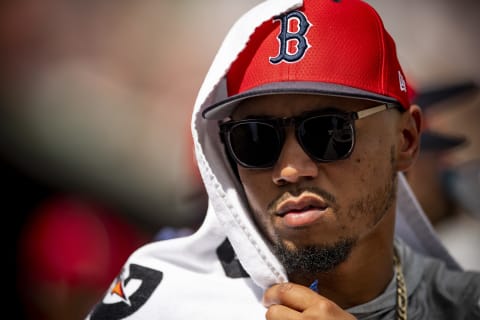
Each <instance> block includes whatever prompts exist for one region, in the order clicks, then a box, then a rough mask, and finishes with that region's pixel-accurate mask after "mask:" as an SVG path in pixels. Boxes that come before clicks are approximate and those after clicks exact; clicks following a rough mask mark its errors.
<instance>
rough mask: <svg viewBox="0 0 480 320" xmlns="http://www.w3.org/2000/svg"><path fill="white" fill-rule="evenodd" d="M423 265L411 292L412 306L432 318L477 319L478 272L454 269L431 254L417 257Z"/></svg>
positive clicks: (479, 303)
mask: <svg viewBox="0 0 480 320" xmlns="http://www.w3.org/2000/svg"><path fill="white" fill-rule="evenodd" d="M416 259H421V262H422V263H421V264H417V266H418V265H423V268H422V270H417V271H418V272H419V273H421V277H420V279H419V283H418V286H417V287H416V288H415V289H414V292H412V296H411V298H412V307H413V309H417V310H423V311H424V312H425V313H426V314H429V317H433V318H435V319H480V272H477V271H465V270H453V269H449V268H447V266H446V265H445V263H444V262H443V261H441V260H437V259H434V258H430V257H424V256H418V257H417V258H416Z"/></svg>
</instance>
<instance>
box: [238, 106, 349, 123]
mask: <svg viewBox="0 0 480 320" xmlns="http://www.w3.org/2000/svg"><path fill="white" fill-rule="evenodd" d="M316 112H321V113H325V114H329V113H349V112H350V111H347V110H342V109H340V108H338V107H333V106H327V107H323V108H315V107H314V108H312V109H311V110H306V111H304V112H302V113H300V114H299V115H297V116H300V117H301V116H303V115H308V114H310V113H316ZM277 118H281V117H278V116H273V115H266V114H255V115H253V114H249V115H246V116H245V117H241V118H240V119H239V120H249V119H277Z"/></svg>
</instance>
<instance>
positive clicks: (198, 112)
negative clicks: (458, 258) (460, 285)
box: [191, 0, 459, 288]
mask: <svg viewBox="0 0 480 320" xmlns="http://www.w3.org/2000/svg"><path fill="white" fill-rule="evenodd" d="M302 4H303V1H301V0H268V1H265V2H263V3H261V4H259V5H258V6H256V7H254V8H253V9H251V10H250V11H248V12H247V13H246V14H244V15H243V16H242V17H241V18H240V19H239V20H238V21H237V22H236V23H235V24H234V25H233V26H232V28H231V29H230V31H229V33H228V34H227V36H226V38H225V40H224V41H223V43H222V45H221V47H220V49H219V51H218V53H217V55H216V56H215V58H214V60H213V63H212V65H211V67H210V69H209V71H208V73H207V75H206V77H205V80H204V82H203V84H202V86H201V88H200V90H199V93H198V96H197V99H196V102H195V107H194V110H193V116H192V122H191V129H192V135H193V141H194V147H195V155H196V159H197V162H198V167H199V170H200V173H201V176H202V179H203V181H204V184H205V187H206V190H207V192H208V196H209V210H208V213H207V215H215V216H216V219H217V220H218V222H219V224H213V225H212V224H208V225H205V226H202V228H204V227H205V228H206V227H208V228H212V226H213V227H214V228H221V229H223V232H224V233H225V235H226V236H227V237H228V239H229V241H230V243H231V244H232V247H233V248H234V250H235V252H236V254H237V257H238V259H239V260H240V262H241V264H242V266H243V267H244V269H245V270H246V271H247V273H248V274H249V275H250V276H251V278H252V280H253V281H254V282H255V283H256V284H257V285H258V286H260V287H261V288H267V287H269V286H271V285H272V284H274V283H280V282H284V281H287V276H286V274H285V271H284V269H283V266H282V265H281V264H280V262H279V261H278V260H277V258H276V257H275V256H274V255H273V253H272V252H271V251H270V249H269V248H268V246H267V244H266V243H265V241H264V239H263V237H262V235H261V234H260V233H259V232H258V230H257V228H256V226H255V224H254V222H253V221H252V219H251V217H250V214H249V212H248V209H247V207H246V205H245V204H246V200H245V198H244V195H243V193H241V192H240V193H239V192H237V191H236V190H241V185H240V184H239V182H238V180H237V178H236V177H235V175H234V174H233V172H232V170H231V168H230V167H229V164H228V161H227V159H226V158H225V156H224V153H223V146H222V144H221V142H220V138H219V134H218V124H217V122H216V121H215V120H205V119H203V118H202V112H203V110H204V109H205V107H207V106H208V105H210V104H212V103H213V102H215V101H218V100H219V99H222V98H225V97H226V95H227V94H226V85H225V75H226V73H227V71H228V69H229V68H230V65H231V64H232V63H233V61H234V60H235V59H236V57H237V55H238V54H239V53H240V52H241V51H242V50H243V48H244V47H245V45H246V44H247V42H248V40H249V38H250V35H251V34H252V33H253V32H254V30H255V28H256V27H258V26H260V25H261V24H262V23H263V22H265V21H267V20H268V19H271V18H272V17H274V16H276V15H279V14H281V13H284V12H287V11H289V10H291V9H294V8H298V7H301V6H302ZM398 195H399V197H398V206H397V213H398V214H397V223H396V228H395V232H396V236H398V237H400V238H402V239H403V240H404V241H405V242H406V243H408V244H409V245H410V246H411V247H413V248H414V249H415V250H417V251H420V252H423V253H426V254H428V255H430V256H434V257H438V258H441V259H443V260H445V261H446V262H447V264H449V265H450V266H451V267H454V268H459V266H458V264H457V263H456V262H455V260H454V259H453V258H452V257H451V256H450V254H449V253H448V251H447V250H446V249H445V247H444V246H443V244H442V243H441V242H440V240H439V239H438V237H437V236H436V235H435V232H434V230H433V228H432V226H431V224H430V222H429V221H428V219H427V218H426V216H425V214H424V212H423V211H422V209H421V208H420V206H419V205H418V202H417V200H416V198H415V196H414V195H413V193H412V191H411V189H410V187H409V186H408V183H407V182H406V180H405V178H404V176H403V174H399V188H398ZM209 218H212V217H209ZM203 231H205V230H203ZM207 231H208V230H207ZM212 232H213V230H212ZM215 232H218V230H215Z"/></svg>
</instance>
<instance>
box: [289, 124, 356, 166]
mask: <svg viewBox="0 0 480 320" xmlns="http://www.w3.org/2000/svg"><path fill="white" fill-rule="evenodd" d="M297 135H298V139H299V141H301V143H302V145H303V148H304V149H305V151H306V152H307V153H308V154H309V155H310V156H311V157H312V158H314V159H316V160H317V161H323V162H328V161H335V160H339V159H344V158H346V157H347V156H348V155H349V154H350V152H351V151H352V149H353V137H354V131H353V125H352V123H351V122H350V121H349V120H347V119H344V118H343V117H340V116H331V115H330V116H317V117H312V118H307V119H306V120H304V121H303V122H302V124H301V125H300V126H299V128H298V131H297Z"/></svg>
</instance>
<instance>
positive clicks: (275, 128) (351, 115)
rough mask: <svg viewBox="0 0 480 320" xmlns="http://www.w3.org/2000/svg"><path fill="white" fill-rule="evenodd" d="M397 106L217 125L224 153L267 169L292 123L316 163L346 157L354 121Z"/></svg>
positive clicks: (351, 145)
mask: <svg viewBox="0 0 480 320" xmlns="http://www.w3.org/2000/svg"><path fill="white" fill-rule="evenodd" d="M393 108H398V107H397V106H396V105H394V104H382V105H380V106H376V107H372V108H368V109H364V110H361V111H358V112H333V113H331V112H330V113H325V112H313V113H307V114H304V115H300V116H297V117H291V118H265V119H263V118H260V119H244V120H238V121H235V120H229V121H226V122H223V123H221V124H220V137H221V140H222V142H223V143H225V144H226V147H227V152H228V153H229V154H230V155H231V156H232V158H233V159H234V160H235V162H237V163H238V164H239V165H241V166H242V167H245V168H271V167H273V165H274V164H275V162H276V161H277V160H278V157H279V156H280V152H281V151H282V147H283V143H284V142H285V127H286V126H290V125H294V126H295V136H296V137H297V141H298V143H299V144H300V146H301V147H302V148H303V150H304V151H305V153H306V154H308V156H310V157H311V158H312V159H314V160H316V161H318V162H332V161H336V160H342V159H346V158H348V157H349V156H350V155H351V154H352V151H353V148H354V145H355V126H354V121H355V120H358V119H363V118H366V117H368V116H371V115H373V114H376V113H378V112H381V111H384V110H388V109H393Z"/></svg>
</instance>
